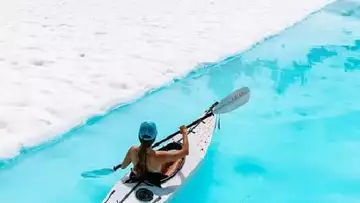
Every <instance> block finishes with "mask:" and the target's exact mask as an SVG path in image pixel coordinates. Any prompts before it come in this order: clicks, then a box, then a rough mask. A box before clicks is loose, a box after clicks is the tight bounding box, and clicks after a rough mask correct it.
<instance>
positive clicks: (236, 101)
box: [213, 87, 250, 114]
mask: <svg viewBox="0 0 360 203" xmlns="http://www.w3.org/2000/svg"><path fill="white" fill-rule="evenodd" d="M249 99H250V89H249V88H248V87H242V88H240V89H238V90H236V91H235V92H233V93H232V94H230V95H229V96H227V97H226V98H224V99H222V100H221V101H220V102H219V104H218V105H216V106H215V108H214V110H213V113H214V114H224V113H228V112H230V111H232V110H234V109H237V108H239V107H240V106H242V105H244V104H246V102H248V101H249Z"/></svg>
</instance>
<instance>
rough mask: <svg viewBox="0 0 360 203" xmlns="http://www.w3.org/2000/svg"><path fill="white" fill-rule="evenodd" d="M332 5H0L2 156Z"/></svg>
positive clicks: (108, 1)
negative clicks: (325, 6)
mask: <svg viewBox="0 0 360 203" xmlns="http://www.w3.org/2000/svg"><path fill="white" fill-rule="evenodd" d="M330 2H332V0H302V1H288V0H267V1H265V0H197V1H193V0H181V1H180V0H152V1H141V0H101V1H100V0H76V1H74V0H12V1H1V2H0V92H1V96H0V158H9V157H13V156H16V155H18V154H19V151H20V149H21V148H22V147H31V146H36V145H38V144H39V143H41V142H44V141H46V140H49V139H52V138H54V137H55V136H57V135H59V134H61V133H62V132H64V131H66V130H68V129H70V128H71V127H73V126H75V125H78V124H80V123H82V122H83V121H84V120H86V119H87V118H89V117H90V116H92V115H94V114H98V113H103V112H106V111H107V110H108V109H109V108H111V107H113V106H115V105H118V104H121V103H123V102H128V101H130V100H132V99H134V98H136V97H139V96H141V95H142V94H143V93H144V92H145V91H147V90H149V89H151V88H156V87H159V86H161V85H162V84H164V83H166V82H169V81H170V80H171V79H173V78H174V77H181V76H183V75H184V74H186V73H187V72H189V71H190V70H191V69H193V68H194V67H195V66H196V65H198V64H199V63H203V62H211V61H216V60H218V59H220V58H223V57H225V56H228V55H231V54H234V53H237V52H240V51H242V50H244V49H246V48H248V47H249V46H251V45H252V44H253V43H255V42H258V41H259V40H262V39H264V38H265V37H267V36H269V35H272V34H276V33H278V32H279V31H281V30H283V29H285V28H286V27H288V26H291V25H293V24H294V23H295V22H298V21H300V20H302V19H303V18H304V17H306V16H307V15H308V14H310V13H311V12H314V11H315V10H318V9H320V8H321V7H323V6H324V5H325V4H328V3H330Z"/></svg>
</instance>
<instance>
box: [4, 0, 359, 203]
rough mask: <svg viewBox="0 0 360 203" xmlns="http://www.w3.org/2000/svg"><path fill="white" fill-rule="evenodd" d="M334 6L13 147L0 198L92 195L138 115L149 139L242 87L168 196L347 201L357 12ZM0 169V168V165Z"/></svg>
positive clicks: (351, 181) (355, 112)
mask: <svg viewBox="0 0 360 203" xmlns="http://www.w3.org/2000/svg"><path fill="white" fill-rule="evenodd" d="M353 2H354V1H338V2H336V3H335V4H332V5H330V6H328V7H326V8H325V9H324V10H322V11H321V12H318V13H316V14H314V15H312V16H310V17H309V18H308V19H307V20H305V21H303V22H301V23H299V24H297V25H296V26H295V27H293V28H290V29H288V30H286V31H285V32H283V33H281V34H280V35H278V36H275V37H273V38H270V39H268V40H266V41H265V42H263V43H260V44H258V45H257V46H254V47H253V48H252V49H250V50H248V51H246V52H244V53H242V54H240V55H237V56H234V57H231V58H228V59H226V60H224V61H222V62H219V63H217V64H209V66H207V68H204V69H201V70H199V71H196V72H194V73H192V74H190V76H188V77H186V78H185V79H182V80H180V81H177V82H175V83H174V84H171V85H169V86H168V87H165V88H162V89H161V90H159V91H156V92H154V93H152V94H150V95H147V96H146V97H144V98H142V99H140V100H139V101H137V102H135V103H133V104H131V105H127V106H125V107H122V108H119V109H116V110H114V111H112V112H110V113H109V114H107V115H106V116H104V117H99V118H96V119H93V120H92V121H91V122H89V123H88V124H87V125H85V126H83V127H80V128H77V129H74V130H72V131H71V132H69V133H67V134H66V135H64V136H63V138H62V139H61V140H60V141H59V142H56V143H54V144H48V145H46V146H42V147H39V148H38V149H37V150H32V151H28V152H25V153H23V154H22V155H21V156H20V157H18V159H16V160H15V161H12V162H10V163H4V164H2V165H3V166H2V168H1V169H0V202H1V203H3V202H4V203H18V202H19V203H20V202H27V203H43V202H44V203H45V202H51V203H60V202H61V203H63V202H81V203H95V202H100V201H101V200H102V199H103V197H104V196H105V195H106V193H107V192H108V190H109V189H110V188H111V186H112V185H113V184H114V183H115V182H116V181H117V180H118V179H119V178H120V177H121V176H122V175H124V173H125V172H126V171H120V172H119V173H117V174H114V175H110V176H107V177H104V178H100V179H83V178H82V177H81V176H80V174H81V173H82V172H84V171H88V170H92V169H96V168H102V167H107V166H113V165H115V164H117V163H119V162H120V161H121V160H122V158H123V155H124V154H125V152H126V150H127V149H128V147H129V146H130V145H132V144H136V143H137V137H136V134H137V130H138V126H139V124H140V123H141V122H142V121H143V120H147V119H151V120H153V121H155V122H157V124H158V126H159V133H160V137H165V136H166V135H167V134H169V133H172V132H173V131H175V130H177V128H178V126H180V125H181V124H185V123H186V124H187V123H189V122H191V121H192V120H193V119H195V118H196V117H197V116H199V115H200V114H201V113H202V112H203V111H204V110H205V109H206V108H207V107H208V106H209V105H211V104H212V103H213V102H214V101H216V100H218V99H221V98H222V97H224V96H226V95H227V94H229V93H230V92H231V91H233V90H235V89H237V88H239V87H242V86H248V87H250V89H251V91H252V97H251V99H250V101H249V103H248V104H247V105H245V106H243V107H241V108H240V109H238V110H236V111H235V112H232V113H231V114H228V115H224V116H222V118H221V119H222V126H221V130H219V131H217V132H216V133H215V135H214V140H213V142H212V144H211V146H210V149H209V153H208V154H207V156H206V159H205V161H204V162H203V163H202V164H201V166H200V167H199V168H198V170H197V171H196V172H195V173H194V175H193V176H192V177H191V178H189V179H188V180H187V182H186V183H185V184H184V186H183V187H182V188H181V189H180V190H179V191H178V193H177V194H176V195H175V196H174V198H173V199H172V200H171V202H174V203H179V202H196V203H202V202H206V203H215V202H239V203H240V202H252V203H260V202H276V203H282V202H284V203H285V202H287V203H288V202H291V203H304V202H306V203H322V202H324V203H325V202H326V203H335V202H336V203H344V202H346V203H352V202H358V199H359V198H360V178H359V177H360V159H359V158H357V156H356V154H359V153H360V126H359V125H358V120H359V119H360V105H359V102H360V96H358V95H359V94H357V93H358V92H359V91H360V9H359V8H360V7H359V4H357V3H353ZM0 165H1V164H0Z"/></svg>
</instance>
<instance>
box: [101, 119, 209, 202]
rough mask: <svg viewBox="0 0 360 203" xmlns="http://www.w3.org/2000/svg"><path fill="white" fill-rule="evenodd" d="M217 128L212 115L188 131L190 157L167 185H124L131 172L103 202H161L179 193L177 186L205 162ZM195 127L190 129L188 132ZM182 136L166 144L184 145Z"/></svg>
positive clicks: (136, 183) (165, 183)
mask: <svg viewBox="0 0 360 203" xmlns="http://www.w3.org/2000/svg"><path fill="white" fill-rule="evenodd" d="M215 126H216V117H215V116H210V117H208V118H206V119H205V120H203V122H200V123H199V124H198V125H196V126H195V127H194V129H193V130H192V131H191V132H189V135H188V138H189V147H190V148H189V155H188V156H186V158H185V162H184V163H183V164H182V165H181V168H180V169H179V170H178V171H177V172H176V173H175V174H174V175H173V176H172V177H171V178H170V179H169V180H167V181H166V182H164V183H162V184H161V187H157V186H154V185H151V184H148V183H146V182H145V183H144V182H143V183H138V182H135V183H125V181H126V180H128V179H129V178H130V173H128V174H126V175H125V176H124V177H123V178H122V179H121V180H120V181H118V182H117V183H116V184H115V185H114V186H113V187H112V189H111V190H110V192H109V193H108V194H107V196H106V197H105V198H104V200H103V202H102V203H140V202H141V203H143V202H151V203H162V202H166V200H168V199H169V197H170V196H171V195H172V194H173V193H174V192H175V191H176V190H177V188H178V187H180V186H181V184H182V183H183V182H184V181H185V179H186V178H187V177H189V176H190V175H191V173H192V171H194V169H195V168H196V167H197V166H198V164H199V163H200V162H201V161H202V160H203V158H204V156H205V154H206V152H207V149H208V147H209V145H210V143H211V139H212V136H213V133H214V130H215ZM191 129H192V128H189V131H190V130H191ZM181 140H182V135H181V134H180V133H179V134H177V135H175V136H174V137H173V138H172V139H170V140H168V141H167V143H164V145H166V144H168V143H172V142H181Z"/></svg>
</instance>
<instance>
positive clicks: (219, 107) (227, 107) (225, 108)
mask: <svg viewBox="0 0 360 203" xmlns="http://www.w3.org/2000/svg"><path fill="white" fill-rule="evenodd" d="M249 99H250V89H249V88H248V87H242V88H240V89H238V90H236V91H234V92H233V93H231V94H230V95H228V96H227V97H225V98H224V99H222V100H221V101H220V102H215V103H214V104H213V105H212V106H211V107H210V108H209V109H208V110H207V111H206V113H205V115H204V116H203V117H201V118H199V119H197V120H195V121H194V122H192V123H190V124H189V125H187V126H186V127H187V128H190V127H192V126H194V125H196V124H198V123H199V122H201V121H203V120H205V119H206V118H208V117H210V116H213V115H214V114H225V113H228V112H230V111H233V110H235V109H237V108H239V107H240V106H242V105H244V104H246V103H247V102H248V101H249ZM179 133H180V131H177V132H175V133H173V134H171V135H169V136H167V137H166V138H164V139H162V140H161V141H159V142H157V143H155V144H154V145H153V146H152V148H155V147H158V146H159V145H160V144H162V143H164V142H166V141H167V140H169V139H171V138H173V137H174V136H175V135H177V134H179ZM120 167H121V164H119V165H117V166H115V167H113V168H103V169H97V170H93V171H88V172H84V173H82V174H81V176H83V177H84V178H97V177H100V176H104V175H109V174H111V173H113V172H115V171H116V170H117V169H119V168H120Z"/></svg>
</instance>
